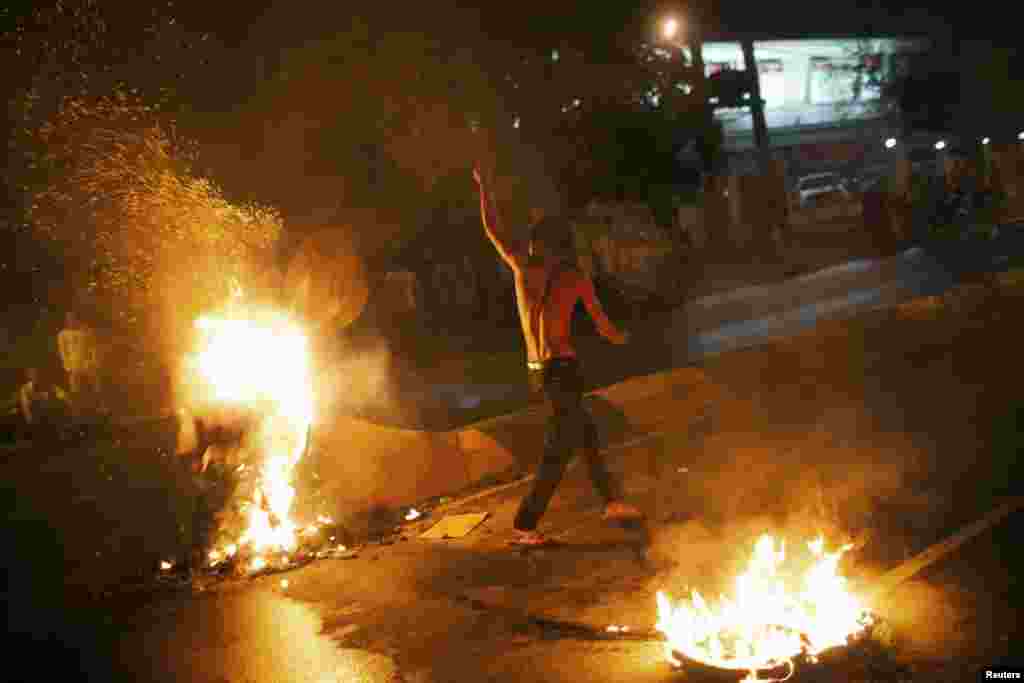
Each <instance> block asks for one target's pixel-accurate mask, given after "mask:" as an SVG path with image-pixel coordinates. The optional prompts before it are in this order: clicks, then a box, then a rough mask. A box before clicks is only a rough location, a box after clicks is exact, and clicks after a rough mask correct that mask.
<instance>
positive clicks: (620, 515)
mask: <svg viewBox="0 0 1024 683" xmlns="http://www.w3.org/2000/svg"><path fill="white" fill-rule="evenodd" d="M602 517H603V518H604V519H605V520H606V521H609V522H635V521H639V520H641V519H643V518H644V513H642V512H641V511H640V510H638V509H637V508H635V507H633V506H632V505H630V504H629V503H620V502H618V501H616V502H614V503H608V505H606V506H605V508H604V515H602Z"/></svg>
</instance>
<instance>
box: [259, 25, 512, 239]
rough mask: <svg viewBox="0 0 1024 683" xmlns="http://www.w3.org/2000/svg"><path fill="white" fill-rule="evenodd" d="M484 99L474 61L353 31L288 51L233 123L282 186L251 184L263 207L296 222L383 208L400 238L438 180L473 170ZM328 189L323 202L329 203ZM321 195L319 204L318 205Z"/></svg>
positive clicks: (423, 44)
mask: <svg viewBox="0 0 1024 683" xmlns="http://www.w3.org/2000/svg"><path fill="white" fill-rule="evenodd" d="M496 106H497V105H496V101H495V97H494V94H493V89H491V88H490V86H489V85H488V83H487V80H486V78H485V76H484V74H483V73H482V71H481V70H480V68H479V67H478V66H477V60H476V58H475V56H474V54H473V53H472V52H471V51H469V50H468V49H466V48H462V47H457V46H453V45H451V44H449V43H446V42H443V41H441V40H439V39H437V38H434V37H431V36H429V35H425V34H421V33H413V32H403V31H398V30H383V28H381V27H380V26H377V25H373V24H370V23H368V22H366V21H362V20H357V21H354V22H353V24H352V25H351V26H350V27H349V28H348V30H347V31H344V32H341V33H338V34H335V35H332V36H330V37H326V38H323V39H319V40H315V41H308V42H306V43H304V44H303V45H301V46H300V47H297V48H292V49H288V50H285V51H284V52H283V54H282V56H281V59H280V61H279V64H278V66H277V69H276V72H275V73H274V74H273V77H272V79H271V81H270V82H269V84H268V85H267V86H266V87H265V88H264V89H263V90H262V91H261V92H260V93H259V95H258V96H257V97H255V98H253V99H252V100H251V102H250V104H249V106H247V107H246V109H245V110H244V111H243V113H242V115H243V116H244V117H247V118H249V119H251V120H256V121H261V122H263V123H262V125H258V126H256V127H254V128H253V129H252V130H250V131H247V133H246V136H247V137H248V138H249V140H247V141H246V143H244V144H247V145H249V146H252V147H254V148H255V149H256V154H255V156H256V159H255V160H256V161H259V162H263V163H265V164H267V165H268V166H271V165H272V166H273V167H274V168H276V169H278V172H279V174H283V175H285V176H286V177H296V178H300V177H305V178H310V179H313V180H315V181H316V182H315V185H316V186H318V187H319V188H321V189H320V190H318V189H317V187H312V186H309V185H310V184H309V183H307V184H306V185H307V186H309V187H308V191H304V188H303V187H295V186H294V185H299V184H282V183H280V180H279V178H280V175H278V174H275V175H274V176H267V177H265V178H264V179H262V180H261V179H254V180H255V186H256V188H257V191H258V192H259V193H260V195H261V196H266V197H270V198H272V199H273V200H274V201H275V203H278V204H281V205H282V207H283V208H285V210H294V211H295V212H296V213H300V214H301V210H302V208H301V207H302V206H315V205H317V204H318V203H322V202H324V201H325V200H327V199H328V198H330V200H331V201H335V200H337V199H339V198H340V201H341V203H342V204H344V205H348V206H357V207H391V208H393V209H396V210H397V212H398V213H399V214H400V217H401V222H402V223H403V224H404V225H405V226H406V227H407V228H408V229H409V230H410V234H409V235H398V236H390V238H397V239H399V240H407V239H408V238H411V237H412V236H414V234H415V232H416V229H417V226H418V224H419V223H420V222H422V220H423V217H424V215H425V212H426V211H427V210H428V208H429V207H428V205H429V201H428V197H429V195H430V194H431V192H432V188H433V187H434V186H435V185H436V184H437V182H438V179H439V178H442V177H445V176H446V175H448V174H450V173H452V172H454V171H456V170H459V171H461V172H464V173H466V174H467V176H468V173H469V169H470V167H471V164H472V161H473V149H474V147H473V145H474V142H473V134H472V129H471V126H470V122H471V121H479V120H480V119H481V118H483V117H485V116H486V117H493V113H492V112H493V111H494V110H495V109H496ZM328 188H329V194H328ZM325 195H326V196H325Z"/></svg>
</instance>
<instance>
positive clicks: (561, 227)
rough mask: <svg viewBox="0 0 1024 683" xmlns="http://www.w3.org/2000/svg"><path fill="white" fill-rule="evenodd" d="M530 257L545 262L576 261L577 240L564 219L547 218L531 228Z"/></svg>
mask: <svg viewBox="0 0 1024 683" xmlns="http://www.w3.org/2000/svg"><path fill="white" fill-rule="evenodd" d="M529 250H530V256H532V257H535V258H541V259H544V260H545V261H551V260H555V261H575V260H576V239H575V236H574V235H573V232H572V226H571V225H569V222H568V221H566V220H565V219H563V218H556V217H546V218H544V219H543V220H541V221H540V222H539V223H535V224H534V225H532V226H531V227H530V242H529Z"/></svg>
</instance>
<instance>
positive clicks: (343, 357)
mask: <svg viewBox="0 0 1024 683" xmlns="http://www.w3.org/2000/svg"><path fill="white" fill-rule="evenodd" d="M339 347H340V348H337V349H335V350H333V351H332V352H330V353H328V354H327V357H326V358H323V359H322V360H321V361H320V371H319V373H318V377H317V387H316V396H317V418H318V421H322V420H329V419H330V418H331V416H334V415H337V414H338V413H339V412H341V413H347V414H350V415H362V414H366V413H368V412H379V411H380V410H381V409H383V408H388V407H393V406H394V405H395V404H396V401H397V392H396V387H395V386H394V380H393V371H392V366H393V362H394V356H393V354H392V352H391V349H390V347H389V345H388V344H387V342H386V341H384V340H376V341H374V342H373V344H372V345H370V346H367V347H360V346H356V345H354V344H340V345H339Z"/></svg>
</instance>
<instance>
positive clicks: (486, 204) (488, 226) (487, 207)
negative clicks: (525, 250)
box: [473, 168, 524, 271]
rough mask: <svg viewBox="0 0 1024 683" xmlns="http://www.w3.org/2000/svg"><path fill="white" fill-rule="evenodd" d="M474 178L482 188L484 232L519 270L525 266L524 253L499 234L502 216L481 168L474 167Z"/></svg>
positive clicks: (514, 268)
mask: <svg viewBox="0 0 1024 683" xmlns="http://www.w3.org/2000/svg"><path fill="white" fill-rule="evenodd" d="M473 178H474V179H475V180H476V184H477V186H478V187H479V188H480V218H481V220H482V221H483V224H484V232H486V233H487V238H488V239H489V240H491V244H493V245H494V248H495V249H497V250H498V255H499V256H501V259H502V260H503V261H504V262H505V263H507V264H508V266H509V268H511V269H512V270H514V271H518V270H519V269H520V268H521V267H522V266H523V262H524V259H523V257H522V254H520V253H519V252H518V251H516V250H515V249H514V248H513V247H512V246H511V245H509V244H508V243H507V242H506V241H505V240H504V239H502V238H501V237H500V236H499V234H498V233H499V232H501V231H502V225H501V218H500V217H499V215H498V211H497V207H496V206H495V205H494V197H492V196H491V193H490V188H489V187H488V186H487V181H485V180H484V178H483V175H482V174H481V173H480V169H478V168H474V169H473Z"/></svg>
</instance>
